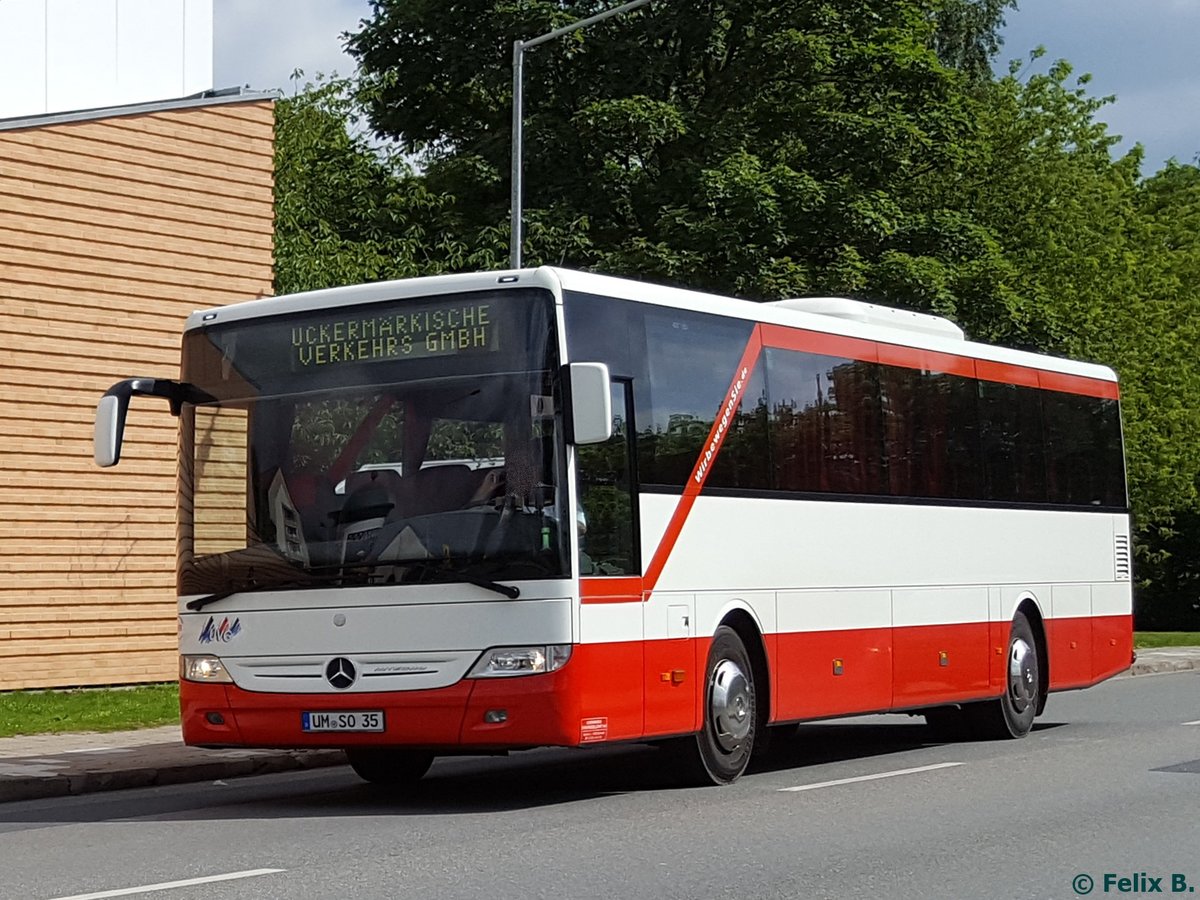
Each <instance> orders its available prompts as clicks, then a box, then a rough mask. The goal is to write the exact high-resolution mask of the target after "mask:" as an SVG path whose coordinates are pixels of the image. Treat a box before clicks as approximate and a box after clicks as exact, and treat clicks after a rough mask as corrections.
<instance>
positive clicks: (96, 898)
mask: <svg viewBox="0 0 1200 900" xmlns="http://www.w3.org/2000/svg"><path fill="white" fill-rule="evenodd" d="M284 871H286V870H285V869H247V870H246V871H245V872H230V873H229V874H228V875H209V876H208V877H207V878H187V879H185V880H183V881H164V882H162V883H161V884H144V885H142V886H141V887H131V888H120V889H118V890H115V891H99V892H97V893H95V894H72V895H71V896H70V897H55V898H54V900H103V898H105V897H128V896H130V895H132V894H149V893H150V892H151V891H169V890H171V889H172V888H181V887H192V886H193V885H197V884H212V883H213V882H215V881H234V880H236V879H238V878H255V877H257V876H259V875H275V874H277V873H279V872H284Z"/></svg>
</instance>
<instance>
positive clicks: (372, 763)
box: [346, 747, 433, 787]
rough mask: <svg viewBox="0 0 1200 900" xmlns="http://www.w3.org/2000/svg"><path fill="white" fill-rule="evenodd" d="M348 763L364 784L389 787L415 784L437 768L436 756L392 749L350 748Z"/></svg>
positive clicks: (422, 752)
mask: <svg viewBox="0 0 1200 900" xmlns="http://www.w3.org/2000/svg"><path fill="white" fill-rule="evenodd" d="M346 759H347V760H349V762H350V768H352V769H353V770H354V774H356V775H357V776H358V777H359V778H361V779H362V780H363V781H369V782H371V784H379V785H386V786H388V787H402V786H404V785H408V784H415V783H416V782H418V781H420V780H421V778H422V776H424V774H425V773H426V772H428V771H429V767H430V766H432V765H433V754H432V753H426V752H424V751H421V750H397V749H394V748H389V747H350V748H348V749H347V750H346Z"/></svg>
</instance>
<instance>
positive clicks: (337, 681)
mask: <svg viewBox="0 0 1200 900" xmlns="http://www.w3.org/2000/svg"><path fill="white" fill-rule="evenodd" d="M325 678H326V680H327V681H328V682H329V683H330V684H332V685H333V686H334V687H335V688H337V689H338V690H345V689H346V688H348V687H350V685H352V684H354V681H355V679H357V678H358V671H357V670H356V669H355V668H354V663H352V662H350V660H348V659H346V658H345V657H344V656H337V657H334V658H333V659H331V660H330V661H329V664H328V665H327V666H325Z"/></svg>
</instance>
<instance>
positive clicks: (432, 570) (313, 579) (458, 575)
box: [185, 557, 521, 612]
mask: <svg viewBox="0 0 1200 900" xmlns="http://www.w3.org/2000/svg"><path fill="white" fill-rule="evenodd" d="M436 563H437V561H435V560H432V559H426V558H424V557H422V558H420V559H406V560H398V561H395V562H393V561H391V560H388V561H387V562H369V563H347V564H346V565H338V564H336V563H335V564H333V565H330V566H319V567H313V568H312V569H309V570H308V571H307V574H306V577H305V578H296V579H293V580H291V581H280V582H275V583H265V582H264V583H261V584H248V585H243V586H241V587H235V588H230V589H229V590H226V591H217V592H216V593H213V594H208V595H206V596H204V597H197V598H196V599H195V600H189V601H188V602H187V603H186V604H185V608H187V609H189V610H191V611H192V612H199V611H200V610H202V609H204V607H206V606H208V605H209V604H212V603H217V602H219V601H221V600H225V599H226V598H228V597H232V596H233V595H234V594H254V593H259V592H261V591H276V590H279V591H286V590H295V589H297V588H306V587H317V586H319V585H322V584H332V583H334V582H338V581H341V580H342V579H343V578H344V577H345V574H346V572H348V571H354V570H362V569H375V568H392V567H395V568H405V569H417V570H418V571H419V572H420V573H421V574H422V576H425V575H428V576H431V577H430V578H429V580H430V581H437V582H440V583H442V584H456V583H457V584H463V583H465V584H473V585H475V586H476V587H481V588H484V589H485V590H489V591H495V592H496V593H497V594H503V595H504V596H505V597H508V599H510V600H516V599H517V598H518V597H520V596H521V589H520V588H518V587H516V586H514V585H511V584H501V583H500V582H498V581H492V580H490V579H488V578H482V577H480V576H478V575H471V574H469V573H466V572H455V571H451V570H447V569H443V568H440V567H438V566H437V565H436ZM422 580H424V579H422Z"/></svg>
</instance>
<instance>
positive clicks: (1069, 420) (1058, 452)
mask: <svg viewBox="0 0 1200 900" xmlns="http://www.w3.org/2000/svg"><path fill="white" fill-rule="evenodd" d="M1042 408H1043V410H1044V412H1045V416H1046V489H1047V494H1048V496H1049V499H1050V500H1051V502H1053V503H1070V504H1078V505H1083V506H1124V505H1125V472H1124V468H1123V463H1122V457H1121V422H1120V415H1119V413H1118V410H1117V402H1116V401H1115V400H1105V399H1103V398H1100V397H1084V396H1081V395H1079V394H1064V393H1059V392H1057V391H1047V392H1045V393H1044V394H1043V395H1042Z"/></svg>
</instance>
